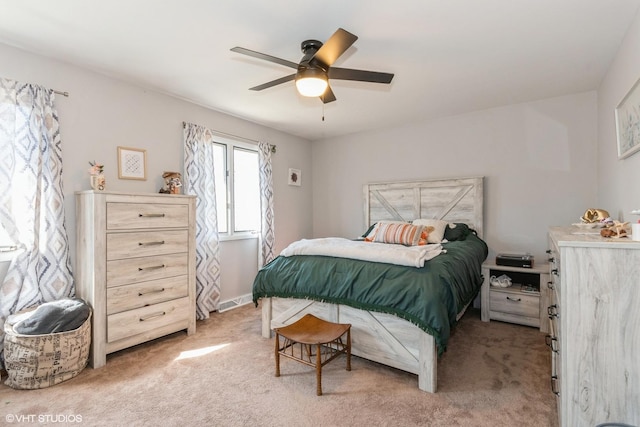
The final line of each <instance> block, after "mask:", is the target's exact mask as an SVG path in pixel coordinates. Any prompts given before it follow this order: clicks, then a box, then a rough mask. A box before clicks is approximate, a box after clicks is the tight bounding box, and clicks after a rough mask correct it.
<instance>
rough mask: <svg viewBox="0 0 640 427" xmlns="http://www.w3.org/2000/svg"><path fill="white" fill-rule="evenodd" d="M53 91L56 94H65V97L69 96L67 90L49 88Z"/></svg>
mask: <svg viewBox="0 0 640 427" xmlns="http://www.w3.org/2000/svg"><path fill="white" fill-rule="evenodd" d="M51 90H52V91H53V93H57V94H58V95H62V96H66V97H67V98H68V97H69V92H62V91H61V90H55V89H51Z"/></svg>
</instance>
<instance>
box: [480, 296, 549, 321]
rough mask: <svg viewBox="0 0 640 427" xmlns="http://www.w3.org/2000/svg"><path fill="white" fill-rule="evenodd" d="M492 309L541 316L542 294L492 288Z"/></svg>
mask: <svg viewBox="0 0 640 427" xmlns="http://www.w3.org/2000/svg"><path fill="white" fill-rule="evenodd" d="M490 304H491V311H497V312H500V313H508V314H514V315H517V316H524V317H534V318H539V317H540V296H539V295H530V294H524V293H521V292H514V291H507V290H498V289H491V295H490Z"/></svg>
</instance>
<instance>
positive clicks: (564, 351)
mask: <svg viewBox="0 0 640 427" xmlns="http://www.w3.org/2000/svg"><path fill="white" fill-rule="evenodd" d="M549 254H550V259H551V260H552V261H551V263H550V266H549V268H550V275H551V283H550V288H551V292H550V298H549V303H550V305H549V308H548V317H549V329H550V333H549V335H548V336H547V344H548V345H549V347H550V351H551V369H552V372H551V389H552V391H553V393H555V394H556V396H557V404H558V415H559V419H560V425H561V426H563V427H564V426H567V427H573V426H596V425H599V424H604V423H624V424H630V425H634V426H635V425H640V405H639V404H638V402H640V356H639V355H640V310H639V307H640V242H634V241H630V240H628V239H605V238H602V237H600V236H599V234H598V232H597V231H596V232H595V233H593V234H586V233H585V232H584V230H581V229H579V228H577V227H552V228H551V229H550V230H549Z"/></svg>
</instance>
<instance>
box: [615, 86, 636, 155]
mask: <svg viewBox="0 0 640 427" xmlns="http://www.w3.org/2000/svg"><path fill="white" fill-rule="evenodd" d="M616 133H617V136H618V159H624V158H625V157H629V156H630V155H632V154H633V153H635V152H637V151H638V150H640V79H638V81H637V82H636V83H635V84H634V85H633V87H632V88H631V90H629V92H628V93H627V95H626V96H625V97H624V98H623V99H622V101H620V104H618V106H617V107H616Z"/></svg>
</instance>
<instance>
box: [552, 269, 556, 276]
mask: <svg viewBox="0 0 640 427" xmlns="http://www.w3.org/2000/svg"><path fill="white" fill-rule="evenodd" d="M551 274H555V275H556V276H557V275H558V269H557V268H554V269H553V270H551Z"/></svg>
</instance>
